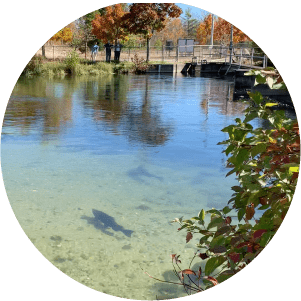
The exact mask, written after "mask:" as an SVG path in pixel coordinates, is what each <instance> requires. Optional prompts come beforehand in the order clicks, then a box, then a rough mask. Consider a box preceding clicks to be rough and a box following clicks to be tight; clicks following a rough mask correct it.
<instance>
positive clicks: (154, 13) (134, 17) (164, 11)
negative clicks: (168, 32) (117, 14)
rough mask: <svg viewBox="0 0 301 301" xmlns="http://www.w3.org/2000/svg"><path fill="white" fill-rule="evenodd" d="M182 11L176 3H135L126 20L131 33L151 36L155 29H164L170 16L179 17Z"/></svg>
mask: <svg viewBox="0 0 301 301" xmlns="http://www.w3.org/2000/svg"><path fill="white" fill-rule="evenodd" d="M181 13H182V10H181V9H180V8H179V7H178V6H177V5H175V4H174V3H133V4H131V5H130V13H129V14H128V15H127V18H125V21H126V24H127V28H128V30H129V31H130V32H131V33H134V34H142V35H143V36H144V37H145V38H151V37H152V35H153V34H154V32H155V31H157V32H159V31H161V30H162V29H164V27H165V26H166V23H167V20H168V18H177V17H179V16H180V15H181Z"/></svg>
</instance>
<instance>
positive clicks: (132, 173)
mask: <svg viewBox="0 0 301 301" xmlns="http://www.w3.org/2000/svg"><path fill="white" fill-rule="evenodd" d="M127 174H128V176H129V177H130V178H132V179H133V180H135V181H137V182H139V183H146V182H145V178H155V179H157V180H159V181H160V182H162V181H163V178H162V177H158V176H156V175H154V174H151V173H149V172H148V171H147V170H146V169H145V168H144V167H143V166H141V165H140V166H138V167H137V168H134V169H131V170H129V171H128V172H127ZM142 177H144V179H143V178H142Z"/></svg>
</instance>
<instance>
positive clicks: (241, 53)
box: [239, 48, 242, 66]
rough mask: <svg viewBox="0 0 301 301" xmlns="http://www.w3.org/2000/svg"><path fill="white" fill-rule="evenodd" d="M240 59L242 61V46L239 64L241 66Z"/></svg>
mask: <svg viewBox="0 0 301 301" xmlns="http://www.w3.org/2000/svg"><path fill="white" fill-rule="evenodd" d="M241 61H242V48H240V58H239V66H241Z"/></svg>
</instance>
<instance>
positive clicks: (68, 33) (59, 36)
mask: <svg viewBox="0 0 301 301" xmlns="http://www.w3.org/2000/svg"><path fill="white" fill-rule="evenodd" d="M72 38H73V32H72V30H71V29H70V28H69V27H67V26H66V27H64V28H63V29H61V30H60V31H58V32H57V33H56V34H55V35H54V36H52V37H51V38H50V41H63V42H71V41H72Z"/></svg>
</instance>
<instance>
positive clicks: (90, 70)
mask: <svg viewBox="0 0 301 301" xmlns="http://www.w3.org/2000/svg"><path fill="white" fill-rule="evenodd" d="M133 67H134V64H133V63H132V62H120V63H114V62H112V63H106V62H96V63H92V62H91V61H89V60H83V59H80V58H79V57H78V55H77V54H76V52H71V53H70V54H69V55H68V56H67V57H66V58H65V59H64V60H62V61H48V60H47V59H45V58H43V57H41V56H34V57H33V58H32V59H31V60H30V62H29V63H28V64H27V65H26V67H25V68H24V70H23V72H22V74H23V75H25V76H26V77H32V76H50V77H54V76H56V77H57V76H58V77H63V76H65V75H67V74H72V75H91V76H99V75H104V74H114V73H123V74H124V73H129V72H132V71H133Z"/></svg>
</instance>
